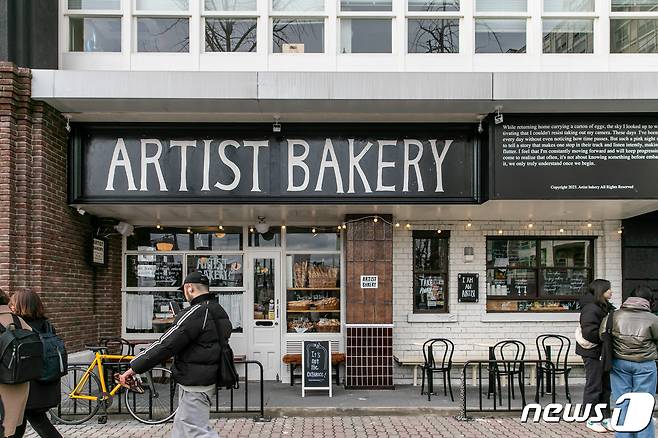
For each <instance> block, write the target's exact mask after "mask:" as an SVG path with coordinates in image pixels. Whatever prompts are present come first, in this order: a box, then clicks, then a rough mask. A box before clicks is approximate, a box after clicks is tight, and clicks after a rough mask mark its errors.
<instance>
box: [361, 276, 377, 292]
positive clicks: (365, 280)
mask: <svg viewBox="0 0 658 438" xmlns="http://www.w3.org/2000/svg"><path fill="white" fill-rule="evenodd" d="M378 284H379V276H378V275H362V276H361V289H377V287H378Z"/></svg>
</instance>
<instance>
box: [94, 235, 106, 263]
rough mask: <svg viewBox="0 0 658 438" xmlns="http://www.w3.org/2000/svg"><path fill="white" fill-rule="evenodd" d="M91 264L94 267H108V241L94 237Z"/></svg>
mask: <svg viewBox="0 0 658 438" xmlns="http://www.w3.org/2000/svg"><path fill="white" fill-rule="evenodd" d="M91 264H92V265H93V266H107V240H106V239H103V238H101V237H93V238H92V242H91Z"/></svg>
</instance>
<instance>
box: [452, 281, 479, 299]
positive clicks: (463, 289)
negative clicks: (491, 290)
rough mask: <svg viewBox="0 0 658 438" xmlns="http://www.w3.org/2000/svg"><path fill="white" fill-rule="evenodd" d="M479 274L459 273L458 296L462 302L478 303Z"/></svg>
mask: <svg viewBox="0 0 658 438" xmlns="http://www.w3.org/2000/svg"><path fill="white" fill-rule="evenodd" d="M478 280H479V275H478V274H459V275H457V296H458V299H459V302H460V303H477V302H478V299H479V291H478V286H479V281H478Z"/></svg>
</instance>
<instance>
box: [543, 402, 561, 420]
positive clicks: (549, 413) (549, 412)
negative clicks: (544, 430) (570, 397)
mask: <svg viewBox="0 0 658 438" xmlns="http://www.w3.org/2000/svg"><path fill="white" fill-rule="evenodd" d="M560 412H562V405H561V404H559V403H549V404H547V405H546V407H545V408H544V415H542V418H543V420H544V421H545V422H547V423H557V422H558V421H560Z"/></svg>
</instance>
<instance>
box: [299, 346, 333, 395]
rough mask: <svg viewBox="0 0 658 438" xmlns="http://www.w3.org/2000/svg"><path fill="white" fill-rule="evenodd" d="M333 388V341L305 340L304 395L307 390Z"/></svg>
mask: <svg viewBox="0 0 658 438" xmlns="http://www.w3.org/2000/svg"><path fill="white" fill-rule="evenodd" d="M311 390H313V391H316V390H317V391H329V397H332V395H333V393H332V389H331V342H330V341H303V344H302V397H304V396H305V395H306V391H311Z"/></svg>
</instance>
